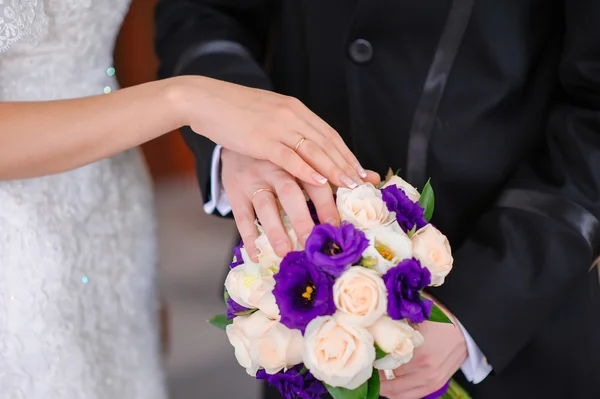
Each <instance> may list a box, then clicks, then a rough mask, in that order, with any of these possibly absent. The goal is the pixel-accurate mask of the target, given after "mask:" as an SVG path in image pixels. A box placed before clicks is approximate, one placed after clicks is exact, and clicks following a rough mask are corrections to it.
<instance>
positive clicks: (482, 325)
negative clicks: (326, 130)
mask: <svg viewBox="0 0 600 399" xmlns="http://www.w3.org/2000/svg"><path fill="white" fill-rule="evenodd" d="M157 21H158V22H157V27H158V33H157V42H156V43H157V45H156V48H157V52H158V55H159V57H160V60H161V67H160V73H161V75H162V76H163V77H166V76H171V75H182V74H200V75H207V76H211V77H215V78H219V79H224V80H229V81H232V82H237V83H241V84H246V85H249V86H255V87H260V88H265V89H273V90H276V91H278V92H281V93H284V94H288V95H292V96H295V97H298V98H300V99H301V100H302V101H303V102H304V103H306V104H307V105H308V106H309V107H310V108H311V109H312V110H313V111H315V112H316V113H317V114H318V115H320V116H321V117H322V118H324V119H325V120H327V121H328V122H329V123H330V124H331V125H332V126H333V127H334V128H335V129H337V130H338V132H340V134H341V135H342V136H343V137H344V139H345V140H346V142H347V143H348V144H349V145H350V146H351V148H352V149H353V151H354V152H355V153H356V154H357V156H358V157H359V159H360V161H361V163H362V164H363V166H365V167H367V168H370V169H373V170H376V171H378V172H380V173H385V172H386V170H387V168H388V167H392V168H394V169H397V168H400V169H401V175H402V176H403V177H405V178H406V179H407V180H409V181H410V182H411V183H413V184H415V185H417V186H422V185H423V184H424V183H425V181H426V179H427V178H428V177H431V181H432V185H433V187H434V189H435V194H436V213H435V215H434V219H433V223H434V224H435V225H436V226H437V227H439V228H440V229H441V230H442V231H443V232H444V233H445V234H446V235H447V236H448V237H449V239H450V241H451V243H452V245H453V250H454V255H455V267H454V270H453V272H452V274H451V275H450V276H449V278H448V279H447V282H446V284H445V285H444V286H443V287H440V288H437V289H435V290H433V294H434V295H435V296H437V297H438V298H439V299H440V300H441V302H443V303H444V304H445V305H446V306H448V307H449V308H450V309H451V310H452V312H453V313H454V314H455V315H456V316H457V317H458V319H459V320H460V321H461V322H462V324H463V325H464V326H465V327H466V329H467V330H468V331H469V333H470V334H471V335H472V337H473V338H474V339H475V341H476V342H477V344H478V345H479V347H480V348H481V349H482V351H483V352H484V353H485V355H486V356H487V358H488V360H489V362H490V363H491V364H492V365H493V367H494V373H493V375H491V376H490V377H488V378H487V379H486V380H485V381H484V382H483V383H481V384H478V385H473V386H468V389H469V390H470V391H471V392H472V393H473V394H474V396H475V397H476V398H485V399H488V398H489V399H495V398H508V397H510V398H530V397H536V398H537V397H547V398H567V397H568V398H584V399H587V398H589V399H594V398H600V378H599V376H600V285H599V283H598V274H597V273H596V272H590V266H591V265H592V263H593V261H594V259H596V257H598V256H599V255H600V253H599V251H600V249H599V247H600V243H599V239H600V235H599V222H598V218H600V1H598V0H563V1H558V0H557V1H554V0H504V1H495V0H480V1H474V0H453V1H452V0H438V1H420V2H417V1H403V0H381V1H373V0H362V1H360V0H327V1H323V0H277V1H269V0H238V1H235V0H163V1H162V2H160V3H159V5H158V9H157ZM184 136H185V138H186V140H187V142H188V144H189V146H190V147H191V149H192V150H193V151H194V153H195V154H196V156H197V160H198V177H199V181H200V185H201V187H202V189H203V191H204V195H205V197H206V198H207V196H208V195H209V193H208V181H209V167H210V166H209V165H210V155H211V152H212V149H213V144H212V143H210V142H209V141H207V140H206V139H203V138H201V137H199V136H197V135H195V134H193V133H192V132H189V131H188V132H184Z"/></svg>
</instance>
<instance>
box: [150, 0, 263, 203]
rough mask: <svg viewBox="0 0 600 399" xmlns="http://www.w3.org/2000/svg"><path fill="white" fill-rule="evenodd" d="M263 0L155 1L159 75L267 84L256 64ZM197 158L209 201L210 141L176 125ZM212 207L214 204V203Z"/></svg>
mask: <svg viewBox="0 0 600 399" xmlns="http://www.w3.org/2000/svg"><path fill="white" fill-rule="evenodd" d="M267 3H268V0H237V1H236V0H161V1H159V3H158V5H157V7H156V14H155V17H156V40H155V49H156V53H157V55H158V58H159V77H160V78H167V77H172V76H180V75H202V76H208V77H211V78H215V79H220V80H224V81H229V82H232V83H237V84H241V85H245V86H250V87H256V88H260V89H265V90H270V89H271V82H270V80H269V78H268V76H267V74H266V73H265V71H264V70H263V68H262V66H261V61H262V60H263V59H264V57H265V51H266V48H265V47H266V46H265V44H266V42H267V36H268V32H269V28H270V18H269V17H270V13H269V6H268V4H267ZM181 133H182V135H183V138H184V140H185V142H186V143H187V145H188V147H189V148H190V149H191V150H192V152H193V153H194V155H195V158H196V171H197V175H198V181H199V183H200V188H201V190H202V193H203V197H204V202H205V204H207V203H210V202H211V189H210V188H211V177H210V176H211V165H212V154H213V152H214V149H215V143H213V142H211V141H210V140H208V139H207V138H205V137H203V136H200V135H197V134H196V133H194V132H193V131H192V130H191V129H190V128H189V127H188V126H186V127H183V128H182V129H181ZM213 211H214V208H213Z"/></svg>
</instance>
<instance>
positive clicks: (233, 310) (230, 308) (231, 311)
mask: <svg viewBox="0 0 600 399" xmlns="http://www.w3.org/2000/svg"><path fill="white" fill-rule="evenodd" d="M249 310H251V309H248V308H246V307H243V306H242V305H240V304H239V303H237V302H236V301H234V300H233V299H231V297H228V298H227V320H231V319H233V318H234V317H236V316H237V314H239V313H242V312H247V311H249Z"/></svg>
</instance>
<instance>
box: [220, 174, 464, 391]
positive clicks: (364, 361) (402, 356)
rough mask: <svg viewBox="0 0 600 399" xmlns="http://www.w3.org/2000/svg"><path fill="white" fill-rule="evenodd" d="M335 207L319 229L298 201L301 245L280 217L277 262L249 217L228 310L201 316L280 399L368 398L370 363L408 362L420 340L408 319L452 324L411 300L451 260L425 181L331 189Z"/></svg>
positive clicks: (373, 373)
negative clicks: (302, 217) (248, 247)
mask: <svg viewBox="0 0 600 399" xmlns="http://www.w3.org/2000/svg"><path fill="white" fill-rule="evenodd" d="M336 203H337V208H338V210H339V213H340V216H341V220H342V223H341V225H340V226H333V225H329V224H319V222H318V218H317V216H316V211H315V209H314V207H313V206H312V204H311V203H310V202H309V209H310V210H311V213H312V215H313V219H314V220H315V223H316V226H315V228H314V229H313V231H312V233H311V234H310V236H309V237H308V239H307V241H306V245H305V246H304V247H303V246H302V245H301V244H300V242H299V240H298V237H297V236H296V234H295V232H294V230H293V229H292V227H291V224H290V222H289V219H288V217H287V215H285V214H283V213H282V220H283V222H284V225H285V227H286V230H287V232H288V235H289V238H290V240H291V241H292V243H293V247H294V250H293V251H292V252H290V253H288V254H287V255H286V256H285V257H284V258H283V259H282V258H280V257H279V256H277V255H276V254H275V252H274V250H273V248H272V247H271V245H270V244H269V241H268V240H267V237H266V235H265V234H264V231H262V228H261V227H260V224H258V227H259V231H260V233H261V234H260V236H259V238H258V239H257V240H256V245H257V247H258V249H259V251H260V255H259V261H258V263H255V262H253V261H252V260H251V259H250V257H249V256H248V254H247V253H246V251H245V249H244V247H243V244H242V245H240V246H239V247H237V248H236V249H235V254H234V259H233V263H232V264H231V270H230V272H229V274H228V276H227V278H226V281H225V288H226V292H225V299H226V302H227V305H228V310H227V315H219V316H215V317H214V318H213V319H212V320H211V323H213V324H214V325H216V326H218V327H221V328H224V329H225V330H226V333H227V337H228V338H229V341H230V343H231V345H232V346H233V347H234V349H235V357H236V359H237V361H238V362H239V364H240V365H241V366H242V367H244V368H245V369H246V371H247V373H248V374H249V375H251V376H254V377H256V378H258V379H263V380H267V381H268V382H269V383H270V384H271V385H273V386H275V387H277V388H278V389H279V390H280V392H281V394H282V396H283V397H284V398H287V399H293V398H301V399H314V398H320V397H321V395H324V394H326V393H327V392H329V394H331V396H333V398H335V399H354V398H360V399H371V398H373V399H376V398H378V397H379V386H380V380H379V372H378V370H393V369H396V368H397V367H399V366H401V365H403V364H405V363H407V362H409V361H410V360H411V358H412V356H413V351H414V349H415V348H417V347H418V346H420V345H422V344H423V341H424V339H423V336H422V335H421V334H420V333H419V332H418V331H417V330H416V329H415V326H417V325H418V324H419V323H422V322H424V321H426V320H429V321H433V322H441V323H450V322H451V321H450V320H449V318H448V317H447V316H446V315H445V314H444V313H443V312H442V310H441V309H440V308H438V307H437V306H436V305H435V304H434V303H433V302H432V301H431V300H428V299H426V298H425V297H424V296H423V295H422V290H423V289H424V288H426V287H428V286H439V285H441V284H443V283H444V279H445V277H446V276H447V275H448V274H449V273H450V271H451V269H452V263H453V258H452V253H451V249H450V245H449V243H448V240H447V239H446V237H445V236H444V235H443V234H442V233H441V232H440V231H439V230H437V229H436V228H435V227H434V226H433V225H431V224H429V220H430V218H431V216H432V214H433V208H434V194H433V190H432V188H431V186H430V184H429V183H427V184H426V185H425V187H424V188H423V190H422V192H421V193H419V192H418V191H417V190H416V189H415V188H414V187H412V186H411V185H409V184H408V183H407V182H405V181H404V180H402V179H401V178H399V177H397V176H394V175H391V174H388V177H387V179H386V181H385V182H383V183H382V184H380V186H379V187H377V188H376V187H374V186H373V185H372V184H369V183H367V184H363V185H362V186H359V187H358V188H356V189H354V190H349V189H344V188H340V189H338V191H337V197H336ZM388 372H389V371H388ZM451 388H452V389H451V390H453V389H454V388H457V387H456V386H455V385H454V383H452V387H451ZM447 390H448V385H447V386H446V387H444V388H443V390H442V391H440V392H438V393H437V394H436V395H434V396H430V397H441V396H442V395H444V394H446V395H448V394H447V393H446V391H447ZM461 395H462V394H461ZM458 396H460V395H458ZM458 396H457V395H452V396H451V397H458ZM461 397H465V396H461Z"/></svg>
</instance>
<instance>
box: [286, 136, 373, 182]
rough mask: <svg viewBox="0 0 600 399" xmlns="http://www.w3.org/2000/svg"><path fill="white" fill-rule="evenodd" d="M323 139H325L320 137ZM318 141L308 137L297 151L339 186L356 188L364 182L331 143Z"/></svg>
mask: <svg viewBox="0 0 600 399" xmlns="http://www.w3.org/2000/svg"><path fill="white" fill-rule="evenodd" d="M320 140H321V141H323V139H322V138H321V139H320ZM326 147H327V145H326V144H324V143H321V144H319V143H317V142H315V141H313V140H312V139H310V138H308V139H306V140H304V141H302V142H301V143H300V146H298V147H297V150H296V153H297V154H298V155H300V156H301V157H302V159H304V160H305V161H307V162H308V163H309V164H310V165H311V166H312V167H313V168H315V169H316V170H317V171H318V172H320V173H322V174H323V175H324V176H326V177H327V178H329V180H330V181H331V182H332V183H333V184H335V185H336V186H339V187H348V188H350V189H353V188H356V187H357V186H359V185H361V184H362V183H363V181H362V179H361V178H360V177H359V176H358V174H357V173H356V171H355V170H354V169H353V168H352V167H351V166H350V165H349V164H347V163H345V161H344V159H343V158H342V156H341V155H340V153H339V152H338V151H337V150H335V149H333V148H332V147H331V145H329V147H330V149H329V150H326V149H324V148H326Z"/></svg>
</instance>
